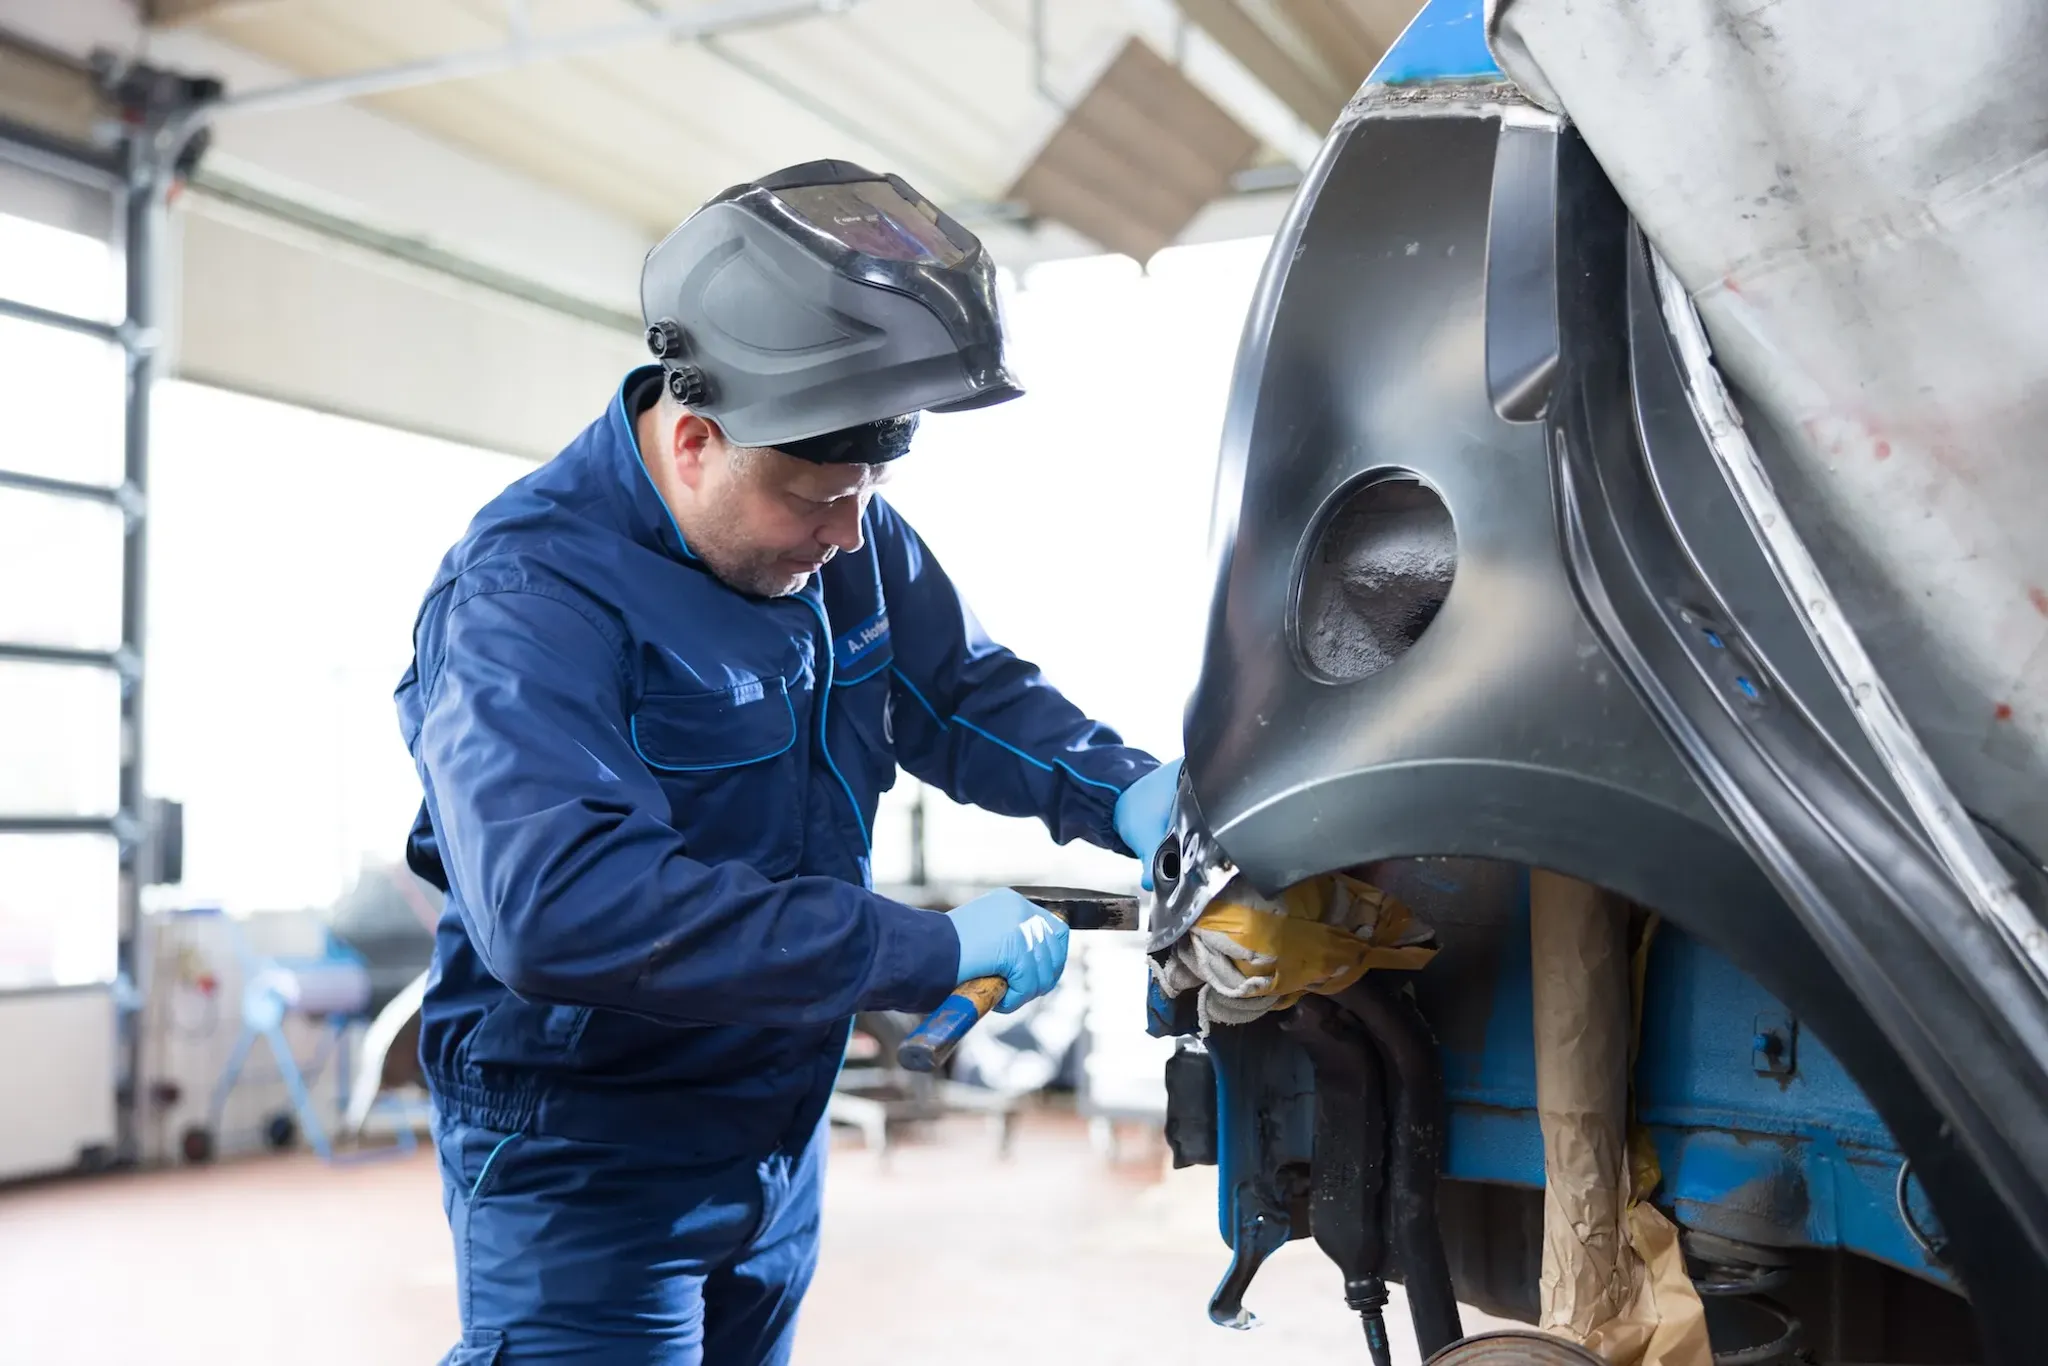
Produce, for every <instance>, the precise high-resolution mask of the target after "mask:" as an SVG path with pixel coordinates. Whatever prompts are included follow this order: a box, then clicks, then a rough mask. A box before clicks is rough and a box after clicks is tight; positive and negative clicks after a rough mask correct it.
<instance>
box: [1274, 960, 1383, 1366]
mask: <svg viewBox="0 0 2048 1366" xmlns="http://www.w3.org/2000/svg"><path fill="white" fill-rule="evenodd" d="M1282 1028H1283V1029H1285V1030H1286V1031H1287V1033H1288V1034H1289V1036H1291V1037H1292V1038H1293V1039H1294V1040H1295V1041H1296V1042H1298V1043H1299V1044H1300V1045H1301V1047H1302V1050H1303V1051H1304V1052H1306V1053H1307V1054H1308V1058H1309V1062H1310V1064H1311V1065H1312V1066H1313V1067H1314V1069H1315V1074H1316V1114H1315V1148H1314V1155H1313V1157H1312V1158H1311V1160H1310V1162H1309V1230H1310V1232H1311V1233H1313V1234H1314V1235H1315V1240H1316V1246H1317V1247H1320V1248H1321V1249H1322V1250H1323V1254H1324V1255H1325V1256H1327V1257H1328V1258H1329V1259H1330V1260H1331V1261H1332V1262H1334V1263H1336V1265H1337V1269H1338V1270H1339V1271H1341V1272H1343V1274H1344V1303H1345V1304H1346V1305H1348V1306H1349V1307H1350V1309H1351V1311H1352V1312H1353V1313H1355V1314H1357V1315H1358V1317H1359V1321H1360V1322H1361V1323H1362V1324H1363V1325H1364V1327H1365V1342H1366V1350H1367V1351H1368V1352H1369V1353H1370V1354H1371V1356H1372V1362H1373V1366H1392V1361H1393V1358H1392V1349H1391V1348H1390V1347H1389V1346H1388V1344H1387V1325H1386V1318H1385V1314H1384V1310H1385V1308H1386V1304H1387V1283H1386V1281H1385V1280H1384V1279H1382V1276H1381V1273H1382V1271H1383V1270H1384V1265H1383V1264H1384V1263H1385V1261H1386V1232H1385V1216H1384V1214H1383V1206H1382V1199H1383V1193H1384V1189H1385V1185H1386V1165H1387V1132H1386V1127H1387V1084H1386V1081H1385V1080H1384V1078H1383V1076H1382V1072H1383V1069H1382V1067H1381V1065H1380V1054H1379V1048H1378V1046H1377V1045H1375V1044H1374V1043H1373V1041H1372V1036H1371V1035H1369V1034H1367V1033H1366V1031H1365V1026H1364V1025H1363V1024H1361V1023H1360V1022H1359V1021H1358V1019H1357V1018H1356V1017H1355V1016H1353V1015H1352V1014H1351V1013H1350V1012H1348V1011H1345V1010H1341V1009H1339V1008H1338V1007H1337V1006H1335V1005H1334V1004H1332V1003H1331V1002H1329V1001H1326V1000H1324V999H1322V998H1320V997H1315V996H1311V997H1308V998H1307V999H1305V1000H1304V1001H1302V1003H1301V1004H1300V1005H1299V1006H1298V1007H1296V1008H1295V1009H1294V1010H1293V1011H1291V1012H1289V1014H1288V1016H1287V1017H1286V1020H1285V1022H1284V1023H1283V1025H1282Z"/></svg>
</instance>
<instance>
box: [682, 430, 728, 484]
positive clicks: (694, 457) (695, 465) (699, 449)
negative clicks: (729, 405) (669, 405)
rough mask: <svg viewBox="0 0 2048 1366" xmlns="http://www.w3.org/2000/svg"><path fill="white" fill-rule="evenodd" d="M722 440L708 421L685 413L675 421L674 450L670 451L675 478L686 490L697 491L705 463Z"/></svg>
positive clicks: (701, 480)
mask: <svg viewBox="0 0 2048 1366" xmlns="http://www.w3.org/2000/svg"><path fill="white" fill-rule="evenodd" d="M723 439H724V438H723V437H722V436H720V435H719V431H718V427H717V425H716V424H714V423H713V422H711V421H710V419H708V418H702V417H699V416H697V414H695V413H691V412H685V413H684V414H683V415H682V417H681V418H679V419H678V420H677V422H676V431H675V441H674V447H673V449H672V450H671V451H670V457H671V459H673V460H674V462H675V470H676V478H677V479H678V480H680V481H681V482H682V483H683V484H684V485H685V486H686V487H688V488H691V489H695V488H697V487H698V485H699V484H701V483H702V482H703V479H704V467H705V462H706V461H707V460H708V459H709V457H710V456H711V454H712V451H713V449H714V448H715V447H716V446H717V445H718V443H719V442H720V441H722V440H723Z"/></svg>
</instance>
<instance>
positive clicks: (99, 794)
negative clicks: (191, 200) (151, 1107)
mask: <svg viewBox="0 0 2048 1366" xmlns="http://www.w3.org/2000/svg"><path fill="white" fill-rule="evenodd" d="M121 220H122V195H121V193H120V189H119V184H118V181H117V180H116V179H115V178H114V177H113V176H112V175H111V174H110V173H109V170H108V168H107V167H106V166H104V165H100V164H96V163H94V162H93V161H92V160H90V159H89V158H81V157H75V156H72V155H70V154H68V153H67V152H66V151H64V150H62V149H59V148H56V147H55V146H54V145H53V144H49V143H46V142H42V141H39V140H36V139H33V138H30V137H28V136H27V135H24V134H20V133H14V132H0V1039H6V1040H8V1041H10V1042H9V1046H7V1047H0V1114H4V1115H6V1116H7V1122H6V1123H5V1124H4V1125H0V1179H5V1178H9V1177H17V1176H23V1175H30V1174H34V1173H37V1172H44V1171H52V1170H57V1169H61V1168H65V1167H69V1166H71V1165H73V1164H74V1163H76V1162H78V1161H79V1159H80V1157H81V1154H86V1155H91V1154H94V1153H98V1152H104V1151H106V1150H108V1149H109V1148H110V1147H111V1145H112V1144H113V1143H114V1141H115V1101H114V1097H115V1089H116V1086H117V1080H118V1078H117V1071H118V1061H119V1059H118V1046H117V1028H116V1010H115V1004H114V999H113V986H114V983H115V981H116V978H117V974H118V971H119V966H120V962H119V946H120V943H121V939H122V934H123V926H124V924H128V923H132V921H133V911H134V905H135V897H136V892H135V889H134V887H133V886H132V885H130V884H131V883H132V880H133V878H134V876H135V873H134V863H135V857H134V856H135V853H136V851H137V849H138V848H139V841H138V840H137V839H136V831H137V829H138V825H137V821H136V813H135V811H134V809H133V808H134V807H135V806H136V805H137V804H138V799H137V793H138V791H139V783H140V774H139V772H138V771H137V770H136V768H135V766H134V763H133V757H134V756H135V754H136V753H138V749H137V746H136V743H135V736H134V735H133V733H132V731H131V729H130V727H129V716H130V714H131V711H132V707H133V699H134V698H135V697H136V695H137V694H138V692H139V689H140V686H141V680H142V670H141V653H140V650H139V648H138V644H137V641H138V637H139V624H140V608H141V603H140V601H139V591H134V592H131V591H130V588H129V585H130V582H131V578H132V577H133V576H132V575H131V571H130V566H131V565H134V564H136V563H137V556H138V555H139V551H140V547H141V532H142V518H141V513H142V508H141V502H140V497H139V495H138V494H137V493H136V491H135V489H134V487H133V485H132V481H131V480H130V479H129V478H128V474H129V469H128V457H127V453H126V444H127V440H126V438H127V433H126V430H125V423H124V412H125V410H126V407H127V405H126V402H125V395H126V390H127V383H128V374H129V355H130V348H129V346H128V344H127V338H128V333H127V330H126V329H124V328H122V327H121V326H120V320H121V318H122V317H123V316H124V314H125V312H126V309H125V301H124V293H125V290H124V273H125V272H124V269H123V265H122V253H121V250H120V243H121V238H122V232H121ZM137 582H138V586H139V580H138V581H137ZM29 1041H32V1042H29ZM23 1044H26V1046H22V1045H23Z"/></svg>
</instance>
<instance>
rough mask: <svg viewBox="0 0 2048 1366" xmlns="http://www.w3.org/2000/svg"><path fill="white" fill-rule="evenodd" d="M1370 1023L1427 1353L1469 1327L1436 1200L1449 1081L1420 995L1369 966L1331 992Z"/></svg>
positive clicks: (1402, 1240)
mask: <svg viewBox="0 0 2048 1366" xmlns="http://www.w3.org/2000/svg"><path fill="white" fill-rule="evenodd" d="M1332 999H1333V1000H1335V1001H1336V1002H1338V1004H1340V1005H1341V1006H1343V1007H1344V1009H1346V1010H1348V1011H1349V1012H1351V1014H1352V1015H1353V1016H1354V1017H1355V1018H1356V1019H1357V1020H1358V1022H1359V1023H1360V1024H1362V1025H1364V1026H1365V1030H1366V1033H1368V1034H1370V1035H1371V1036H1372V1039H1373V1042H1374V1044H1375V1045H1376V1046H1377V1047H1378V1049H1379V1052H1380V1057H1381V1059H1382V1060H1383V1061H1384V1062H1385V1064H1386V1069H1385V1071H1386V1081H1387V1092H1388V1113H1387V1119H1388V1123H1387V1194H1386V1211H1387V1235H1388V1241H1389V1243H1390V1244H1391V1245H1392V1250H1393V1253H1394V1258H1395V1261H1396V1262H1397V1264H1398V1265H1399V1266H1400V1268H1401V1272H1402V1277H1403V1282H1404V1284H1405V1285H1406V1287H1407V1291H1408V1313H1409V1316H1410V1317H1411V1318H1412V1319H1413V1320H1414V1322H1415V1338H1416V1344H1417V1345H1418V1346H1419V1347H1420V1348H1421V1349H1422V1355H1423V1357H1424V1359H1427V1358H1429V1357H1431V1356H1434V1355H1435V1354H1436V1353H1437V1352H1439V1351H1441V1350H1442V1349H1444V1348H1445V1347H1448V1346H1449V1345H1450V1344H1452V1343H1453V1342H1456V1341H1457V1340H1458V1339H1459V1338H1461V1337H1463V1336H1464V1335H1465V1331H1464V1326H1463V1324H1461V1323H1460V1322H1459V1318H1458V1300H1457V1296H1456V1294H1455V1292H1453V1291H1452V1289H1451V1267H1450V1261H1449V1259H1448V1258H1447V1257H1446V1256H1445V1255H1444V1239H1443V1229H1442V1227H1441V1225H1440V1224H1439V1223H1438V1218H1437V1206H1436V1188H1437V1178H1438V1176H1439V1175H1440V1174H1441V1173H1442V1171H1443V1160H1444V1083H1443V1073H1442V1071H1441V1070H1440V1066H1439V1063H1438V1061H1437V1051H1436V1039H1435V1038H1434V1037H1433V1036H1432V1035H1431V1034H1430V1030H1429V1023H1428V1021H1426V1020H1424V1019H1423V1018H1422V1012H1421V1011H1420V1010H1419V1009H1417V1008H1416V1005H1415V1002H1414V1001H1413V999H1411V998H1410V997H1409V996H1407V995H1406V994H1404V993H1403V992H1402V991H1401V990H1400V989H1399V988H1398V987H1396V986H1395V985H1394V983H1393V982H1392V981H1391V980H1390V979H1389V977H1388V975H1387V974H1385V973H1376V972H1369V973H1367V974H1366V975H1365V976H1364V977H1363V978H1361V979H1360V980H1359V982H1358V984H1357V985H1356V986H1353V987H1349V988H1347V989H1346V990H1345V991H1343V992H1342V993H1341V994H1339V995H1337V996H1335V997H1333V998H1332Z"/></svg>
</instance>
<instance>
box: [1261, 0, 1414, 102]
mask: <svg viewBox="0 0 2048 1366" xmlns="http://www.w3.org/2000/svg"><path fill="white" fill-rule="evenodd" d="M1274 5H1275V7H1276V8H1277V9H1278V10H1279V11H1280V13H1281V14H1282V15H1283V16H1285V17H1286V19H1287V22H1289V23H1290V24H1293V25H1294V27H1295V28H1297V29H1299V30H1300V31H1301V35H1302V37H1304V38H1306V39H1308V42H1309V45H1310V46H1311V47H1313V48H1314V49H1315V51H1316V52H1317V53H1318V54H1319V55H1320V56H1321V57H1322V59H1323V60H1324V61H1325V62H1327V63H1328V64H1329V66H1330V69H1331V71H1332V72H1334V73H1335V74H1336V76H1337V77H1338V79H1340V80H1341V81H1343V83H1344V84H1345V85H1346V86H1347V87H1349V88H1350V89H1352V90H1354V91H1355V90H1356V89H1357V88H1358V87H1359V86H1360V85H1363V84H1364V83H1365V78H1366V77H1367V76H1369V75H1371V74H1372V69H1373V67H1374V66H1375V65H1377V64H1378V62H1379V59H1380V58H1381V57H1383V56H1385V55H1386V51H1387V43H1386V42H1384V41H1382V40H1380V39H1379V38H1378V37H1377V36H1376V35H1375V34H1374V33H1372V32H1371V31H1370V30H1369V29H1368V28H1367V27H1366V25H1365V24H1363V23H1361V22H1360V21H1359V17H1358V12H1357V11H1356V10H1355V9H1353V8H1352V7H1351V6H1350V5H1348V4H1346V3H1345V0H1274ZM1395 32H1396V33H1399V32H1400V30H1399V28H1396V29H1395Z"/></svg>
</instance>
